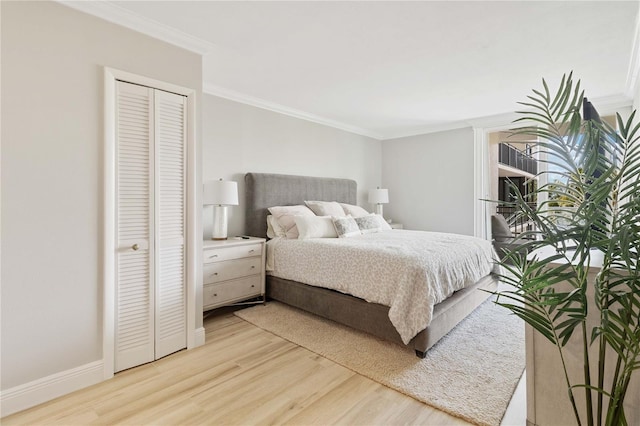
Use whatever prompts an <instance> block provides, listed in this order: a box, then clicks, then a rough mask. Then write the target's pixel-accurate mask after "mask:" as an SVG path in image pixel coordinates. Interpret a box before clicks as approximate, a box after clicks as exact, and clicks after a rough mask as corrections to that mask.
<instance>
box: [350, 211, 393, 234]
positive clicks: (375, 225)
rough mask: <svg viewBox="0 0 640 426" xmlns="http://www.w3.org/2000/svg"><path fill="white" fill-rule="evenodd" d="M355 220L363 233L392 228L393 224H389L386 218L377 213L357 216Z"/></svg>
mask: <svg viewBox="0 0 640 426" xmlns="http://www.w3.org/2000/svg"><path fill="white" fill-rule="evenodd" d="M355 221H356V224H358V228H360V232H362V233H363V234H371V233H374V232H380V231H386V230H389V229H391V226H389V224H388V223H387V222H386V221H385V220H384V218H383V217H382V216H380V215H377V214H370V215H367V216H361V217H356V218H355Z"/></svg>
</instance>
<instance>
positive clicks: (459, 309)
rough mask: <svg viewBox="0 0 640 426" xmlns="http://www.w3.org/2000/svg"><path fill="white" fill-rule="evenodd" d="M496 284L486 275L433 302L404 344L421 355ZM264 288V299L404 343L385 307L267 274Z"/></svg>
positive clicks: (490, 276)
mask: <svg viewBox="0 0 640 426" xmlns="http://www.w3.org/2000/svg"><path fill="white" fill-rule="evenodd" d="M497 286H498V279H497V277H495V276H493V275H487V276H486V277H484V278H482V279H480V280H479V281H478V282H476V283H475V284H473V285H472V286H469V287H467V288H464V289H462V290H459V291H457V292H455V293H454V294H453V295H452V296H451V297H449V298H448V299H446V300H444V301H443V302H441V303H439V304H437V305H435V306H434V309H433V319H432V321H431V325H429V326H428V327H427V328H425V329H424V330H422V331H421V332H420V333H418V334H417V335H416V336H415V337H414V338H413V339H412V340H411V342H409V344H408V345H406V346H407V347H409V348H412V349H414V350H415V353H416V356H418V357H419V358H424V357H425V356H426V352H427V350H428V349H429V348H430V347H431V346H433V345H434V344H435V343H436V342H437V341H438V340H440V338H442V337H443V336H444V335H446V334H447V333H448V332H449V331H451V329H453V328H454V327H455V326H456V325H457V324H458V323H459V322H460V321H462V320H463V319H464V318H465V317H466V316H467V315H469V314H470V313H471V312H472V311H473V310H474V309H475V308H477V307H478V306H479V305H480V304H482V302H484V301H485V300H486V299H487V298H488V297H489V296H491V292H493V291H495V289H496V288H497ZM482 290H486V291H482ZM266 291H267V299H271V300H277V301H279V302H282V303H284V304H287V305H290V306H293V307H296V308H299V309H302V310H304V311H307V312H310V313H312V314H315V315H318V316H320V317H323V318H327V319H330V320H332V321H336V322H338V323H340V324H344V325H347V326H349V327H352V328H355V329H357V330H361V331H364V332H366V333H369V334H372V335H374V336H376V337H380V338H382V339H385V340H388V341H391V342H395V343H399V344H401V345H404V344H403V343H402V339H401V338H400V335H399V334H398V332H397V331H396V329H395V327H394V326H393V324H391V321H390V320H389V307H388V306H384V305H380V304H378V303H369V302H366V301H365V300H363V299H360V298H357V297H354V296H350V295H347V294H344V293H340V292H339V291H335V290H330V289H326V288H322V287H315V286H310V285H307V284H303V283H300V282H297V281H291V280H285V279H283V278H278V277H274V276H267V290H266Z"/></svg>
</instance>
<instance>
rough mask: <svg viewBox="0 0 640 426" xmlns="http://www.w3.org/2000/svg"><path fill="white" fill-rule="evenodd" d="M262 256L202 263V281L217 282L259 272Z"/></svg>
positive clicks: (206, 282) (207, 282)
mask: <svg viewBox="0 0 640 426" xmlns="http://www.w3.org/2000/svg"><path fill="white" fill-rule="evenodd" d="M261 264H262V257H248V258H246V259H236V260H228V261H226V262H214V263H209V264H206V265H204V268H203V277H202V279H203V283H204V284H210V283H218V282H220V281H226V280H232V279H234V278H241V277H246V276H247V275H255V274H260V273H261V272H262V266H261Z"/></svg>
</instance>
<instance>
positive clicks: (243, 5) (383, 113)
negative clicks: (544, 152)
mask: <svg viewBox="0 0 640 426" xmlns="http://www.w3.org/2000/svg"><path fill="white" fill-rule="evenodd" d="M65 3H66V4H70V3H69V2H65ZM70 5H71V6H73V7H77V8H82V7H81V6H78V4H75V5H74V4H70ZM100 6H101V8H102V10H103V11H105V10H108V11H109V12H110V13H111V16H112V17H113V16H115V15H117V14H119V15H120V16H127V18H128V26H134V27H136V26H137V28H138V29H140V30H142V31H145V29H147V30H149V29H150V28H151V29H153V30H149V31H147V32H148V33H153V31H156V33H157V32H158V31H159V32H160V33H164V34H166V37H165V38H166V39H167V40H171V39H172V37H173V39H174V40H179V39H181V40H183V41H184V40H187V41H188V42H193V43H194V45H197V46H198V47H197V48H194V49H192V50H200V51H201V52H203V53H204V60H203V78H204V81H203V87H204V90H205V92H208V93H211V94H216V95H220V96H224V97H227V98H231V99H235V100H239V101H243V102H247V103H250V104H254V105H258V106H262V107H266V108H270V109H274V110H276V111H280V112H284V113H288V114H291V115H296V116H300V117H304V118H308V119H311V120H314V121H318V122H322V123H325V124H329V125H333V126H335V127H339V128H343V129H347V130H350V131H353V132H356V133H360V134H365V135H369V136H373V137H376V138H379V139H387V138H393V137H398V136H404V135H410V134H418V133H424V132H427V131H430V130H434V129H441V128H452V127H456V126H459V125H460V124H461V123H466V122H468V121H469V120H474V119H478V118H482V117H488V116H494V115H499V114H505V113H509V112H513V111H514V110H516V109H517V102H518V101H522V100H525V97H526V95H528V94H529V92H530V90H531V89H532V88H538V87H540V81H541V78H542V77H545V78H547V80H548V81H549V82H556V81H558V80H559V78H560V77H561V76H562V74H563V73H566V72H569V71H572V70H573V71H574V74H575V75H576V77H578V78H579V79H581V80H582V82H583V86H584V88H585V90H586V94H587V96H589V97H590V98H591V99H593V100H597V99H602V100H603V101H605V100H607V101H611V100H616V101H620V100H623V99H630V98H631V97H632V93H633V90H635V81H636V74H637V69H636V68H637V67H638V66H637V64H635V62H636V53H635V49H636V48H637V47H635V43H636V41H635V40H636V38H637V33H638V30H637V26H636V24H637V23H636V21H637V19H638V2H637V1H623V2H614V1H599V2H577V1H568V2H564V1H551V2H538V1H536V2H526V1H497V2H488V1H470V2H460V1H449V2H445V1H441V2H436V1H423V2H418V1H412V2H399V1H388V2H364V1H355V2H346V1H345V2H330V1H318V2H270V1H258V2H244V1H242V2H217V1H196V2H191V1H141V2H137V1H136V2H134V1H114V2H111V1H109V2H101V3H100ZM85 8H86V5H85ZM115 12H117V13H115ZM141 18H143V19H141ZM111 20H116V19H111ZM121 23H122V22H121ZM124 24H125V25H127V22H125V23H124ZM178 44H180V42H178ZM184 44H185V43H183V45H184ZM596 106H597V102H596Z"/></svg>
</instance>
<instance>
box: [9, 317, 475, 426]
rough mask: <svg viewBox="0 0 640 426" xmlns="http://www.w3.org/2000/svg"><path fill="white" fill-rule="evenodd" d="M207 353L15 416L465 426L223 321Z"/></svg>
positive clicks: (213, 321)
mask: <svg viewBox="0 0 640 426" xmlns="http://www.w3.org/2000/svg"><path fill="white" fill-rule="evenodd" d="M205 329H206V344H205V345H204V346H202V347H199V348H197V349H193V350H189V351H182V352H179V353H176V354H173V355H170V356H168V357H166V358H163V359H161V360H159V361H156V362H153V363H150V364H146V365H143V366H140V367H136V368H133V369H130V370H127V371H124V372H121V373H118V374H116V376H115V377H114V378H113V379H111V380H107V381H105V382H103V383H100V384H97V385H95V386H92V387H89V388H86V389H83V390H80V391H77V392H74V393H72V394H70V395H67V396H64V397H61V398H58V399H56V400H53V401H50V402H48V403H45V404H42V405H39V406H37V407H34V408H31V409H29V410H25V411H23V412H20V413H16V414H14V415H11V416H8V417H6V418H3V419H2V420H1V423H2V425H3V426H4V425H6V426H8V425H18V424H30V425H34V424H38V425H44V424H46V425H50V424H64V425H90V424H104V425H106V424H108V425H113V424H135V425H142V424H154V425H159V424H172V425H177V424H180V425H191V424H194V425H195V424H209V425H213V424H215V425H221V424H250V425H254V424H300V425H302V424H304V425H312V424H322V425H327V424H348V425H357V424H359V425H373V424H380V425H382V424H384V425H389V424H422V425H467V424H468V423H466V422H465V421H463V420H460V419H457V418H455V417H452V416H449V415H448V414H446V413H443V412H441V411H438V410H436V409H433V408H431V407H429V406H427V405H425V404H422V403H421V402H418V401H416V400H414V399H413V398H410V397H408V396H405V395H403V394H401V393H399V392H396V391H394V390H392V389H389V388H387V387H384V386H382V385H380V384H378V383H376V382H374V381H372V380H369V379H367V378H365V377H363V376H360V375H358V374H356V373H354V372H352V371H351V370H348V369H346V368H344V367H342V366H339V365H337V364H335V363H333V362H331V361H329V360H327V359H325V358H322V357H320V356H318V355H316V354H314V353H312V352H310V351H308V350H306V349H303V348H301V347H299V346H296V345H294V344H292V343H290V342H288V341H286V340H283V339H281V338H279V337H277V336H274V335H272V334H270V333H268V332H265V331H263V330H261V329H259V328H257V327H255V326H253V325H251V324H249V323H247V322H245V321H243V320H241V319H239V318H237V317H235V316H234V315H233V313H232V312H230V311H229V310H227V311H226V312H223V313H220V314H216V315H213V316H209V317H208V318H206V319H205Z"/></svg>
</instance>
